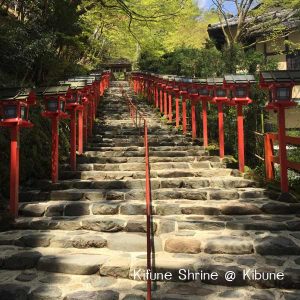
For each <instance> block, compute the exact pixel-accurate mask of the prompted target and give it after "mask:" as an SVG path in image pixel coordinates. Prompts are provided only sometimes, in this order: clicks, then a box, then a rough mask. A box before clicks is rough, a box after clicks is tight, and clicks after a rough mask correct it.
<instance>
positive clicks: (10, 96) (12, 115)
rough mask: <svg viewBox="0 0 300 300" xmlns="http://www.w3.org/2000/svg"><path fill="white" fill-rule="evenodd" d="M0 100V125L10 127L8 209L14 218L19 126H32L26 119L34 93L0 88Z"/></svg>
mask: <svg viewBox="0 0 300 300" xmlns="http://www.w3.org/2000/svg"><path fill="white" fill-rule="evenodd" d="M0 100H1V101H0V126H3V127H8V128H9V129H10V199H9V210H10V213H11V215H12V216H13V217H14V218H16V217H18V209H19V177H20V176H19V169H20V159H19V156H20V128H22V127H24V128H26V127H27V128H29V127H32V126H33V124H32V123H31V122H30V121H29V120H28V119H29V109H30V106H31V105H34V104H35V101H36V94H35V93H34V92H33V90H31V89H22V88H15V89H1V90H0Z"/></svg>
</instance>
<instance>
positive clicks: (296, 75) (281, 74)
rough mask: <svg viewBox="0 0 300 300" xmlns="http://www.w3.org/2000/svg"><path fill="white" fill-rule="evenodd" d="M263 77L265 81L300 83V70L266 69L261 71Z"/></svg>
mask: <svg viewBox="0 0 300 300" xmlns="http://www.w3.org/2000/svg"><path fill="white" fill-rule="evenodd" d="M260 76H261V79H262V80H263V81H264V82H265V83H268V82H278V83H290V82H294V83H300V70H295V71H294V70H293V71H266V72H261V73H260Z"/></svg>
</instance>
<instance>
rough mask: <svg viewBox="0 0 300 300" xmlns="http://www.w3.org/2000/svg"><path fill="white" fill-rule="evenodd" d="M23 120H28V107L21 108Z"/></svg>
mask: <svg viewBox="0 0 300 300" xmlns="http://www.w3.org/2000/svg"><path fill="white" fill-rule="evenodd" d="M21 119H23V120H27V107H26V106H21Z"/></svg>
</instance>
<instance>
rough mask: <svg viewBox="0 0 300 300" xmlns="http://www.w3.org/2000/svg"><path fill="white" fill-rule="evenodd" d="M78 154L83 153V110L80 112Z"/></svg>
mask: <svg viewBox="0 0 300 300" xmlns="http://www.w3.org/2000/svg"><path fill="white" fill-rule="evenodd" d="M78 153H79V154H82V153H83V109H80V110H78Z"/></svg>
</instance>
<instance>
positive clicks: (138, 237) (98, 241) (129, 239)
mask: <svg viewBox="0 0 300 300" xmlns="http://www.w3.org/2000/svg"><path fill="white" fill-rule="evenodd" d="M153 242H154V245H155V249H156V251H162V241H161V239H160V237H155V239H154V241H153ZM4 245H7V246H16V247H18V249H19V248H26V249H29V248H32V250H33V249H34V248H48V249H50V248H64V249H69V250H70V251H72V250H73V249H86V250H87V251H89V250H92V249H103V251H102V252H103V253H105V251H106V249H107V250H112V251H121V252H124V253H125V252H130V253H131V252H143V253H146V249H147V239H146V234H145V233H143V232H139V233H131V232H120V233H106V232H101V233H97V232H95V231H88V230H76V231H70V230H47V231H43V230H11V231H9V234H8V233H7V232H4V233H0V246H4Z"/></svg>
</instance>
